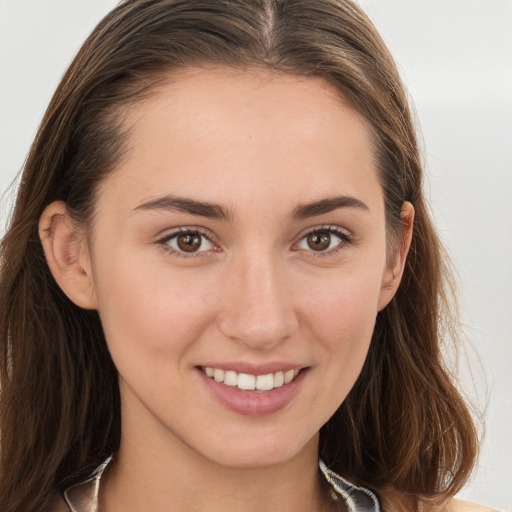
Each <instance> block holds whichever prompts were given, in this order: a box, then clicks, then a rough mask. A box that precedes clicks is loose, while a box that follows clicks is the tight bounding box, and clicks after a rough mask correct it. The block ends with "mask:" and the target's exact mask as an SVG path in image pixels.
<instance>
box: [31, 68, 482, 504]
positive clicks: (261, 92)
mask: <svg viewBox="0 0 512 512" xmlns="http://www.w3.org/2000/svg"><path fill="white" fill-rule="evenodd" d="M128 122H129V124H130V128H131V131H130V134H131V135H130V141H129V151H128V154H127V157H126V158H125V159H124V160H123V162H121V164H120V165H119V167H118V168H117V169H116V170H115V171H114V173H113V174H112V176H111V177H109V178H108V179H107V180H106V181H105V182H104V183H103V184H102V185H101V186H100V191H99V196H98V200H97V204H96V215H95V218H94V223H93V226H92V227H91V231H90V232H89V233H79V232H77V230H76V229H74V226H73V225H72V223H71V221H70V219H69V216H68V215H67V211H66V206H65V205H64V204H63V203H53V204H52V205H50V206H49V207H48V208H47V210H46V211H45V214H44V215H43V217H42V219H41V232H42V239H43V244H44V247H45V252H46V256H47V259H48V263H49V265H50V268H51V270H52V272H53V274H54V276H55V278H56V280H57V282H58V283H59V285H60V286H61V288H62V289H63V291H64V292H65V293H66V294H67V295H68V296H69V297H70V298H71V300H73V301H74V302H75V303H76V304H78V305H79V306H81V307H84V308H89V309H97V310H98V312H99V314H100V317H101V319H102V323H103V327H104V331H105V335H106V339H107V343H108V345H109V349H110V352H111V354H112V357H113V360H114V362H115V364H116V367H117V368H118V371H119V375H120V390H121V401H122V437H121V445H120V450H119V452H118V454H117V455H116V459H115V463H114V464H113V465H112V468H111V469H110V470H109V471H108V473H107V474H106V476H105V479H104V480H103V482H102V487H101V493H100V508H101V510H103V511H105V512H120V511H123V512H132V511H140V510H151V511H153V512H160V511H161V512H164V511H165V512H181V511H183V512H184V511H187V512H190V511H196V510H197V511H201V512H220V511H226V510H237V511H242V512H256V511H261V510H266V511H269V512H273V511H276V512H277V511H279V512H283V511H285V512H286V511H304V512H314V511H317V512H320V511H326V510H330V509H331V508H332V503H331V501H330V498H329V495H328V493H326V492H325V487H324V485H323V484H322V481H321V479H320V477H319V473H318V432H319V429H320V427H321V426H322V425H323V424H324V423H325V422H326V421H327V420H328V418H329V417H330V416H331V415H332V414H333V413H334V411H335V410H336V409H337V408H338V407H339V405H340V404H341V403H342V402H343V400H344V399H345V397H346V395H347V394H348V392H349V391H350V389H351V387H352V386H353V384H354V382H355V380H356V379H357V376H358V375H359V372H360V370H361V367H362V364H363V362H364V359H365V357H366V354H367V351H368V347H369V343H370V339H371V334H372V331H373V326H374V322H375V316H376V314H377V312H378V311H380V310H381V309H383V308H384V307H385V306H386V305H387V304H388V302H389V301H390V300H391V298H392V297H393V295H394V293H395V292H396V289H397V287H398V285H399V283H400V278H401V275H402V272H403V266H404V262H405V258H406V255H407V251H408V247H409V244H410V238H411V232H412V229H411V228H412V220H413V217H414V209H413V207H412V206H411V205H410V204H408V203H405V204H404V207H403V210H402V219H403V229H402V231H403V232H402V236H403V240H404V243H403V244H402V246H401V249H400V250H399V251H397V252H396V254H394V257H393V258H392V262H391V264H389V259H388V247H387V239H386V226H385V212H384V200H383V194H382V189H381V186H380V184H379V181H378V178H377V172H376V169H375V166H374V163H373V157H372V151H371V143H370V142H369V131H368V128H367V126H366V124H365V122H364V120H363V119H362V118H361V116H360V115H359V114H358V113H356V112H355V111H354V110H353V109H352V108H350V107H349V106H348V105H347V104H346V103H344V102H342V101H341V100H340V98H339V96H338V95H337V93H336V91H334V90H333V89H331V88H330V86H329V85H328V84H326V83H325V82H323V81H322V80H320V79H313V78H307V79H306V78H297V77H292V76H288V75H276V74H270V73H268V72H263V71H254V72H251V73H249V72H247V73H241V72H233V71H231V72H230V71H225V70H224V71H221V70H196V71H194V72H192V73H190V74H187V75H184V76H183V77H180V80H178V81H176V82H175V83H170V84H168V85H165V86H163V87H162V88H161V89H160V90H159V91H158V92H157V94H156V95H154V96H153V97H152V98H151V99H150V100H149V101H147V102H145V103H143V104H139V105H137V106H135V107H133V109H132V111H131V112H130V113H129V121H128ZM326 205H328V207H326ZM210 367H211V368H212V369H213V368H215V369H217V370H218V371H221V370H222V372H224V371H226V372H228V371H229V372H231V373H233V372H235V373H236V374H242V373H243V374H244V375H249V377H250V376H251V375H252V376H262V375H269V374H276V373H280V372H281V370H282V373H283V374H284V373H285V372H286V371H290V370H291V369H294V370H296V371H297V372H298V373H297V375H298V376H295V377H294V378H296V379H297V380H296V381H295V382H292V383H288V384H286V385H279V387H276V388H274V389H270V390H263V389H261V388H260V391H257V390H256V391H246V390H241V389H238V387H237V388H236V389H234V388H233V385H232V384H229V385H228V384H226V383H222V381H218V380H217V377H215V378H211V377H210V376H209V375H207V368H210ZM223 378H224V377H223ZM226 378H227V377H226ZM238 379H240V376H239V375H238ZM274 379H277V377H276V376H275V375H274ZM226 382H227V381H226ZM240 382H241V381H240V380H238V386H240V385H241V384H240ZM274 382H276V380H274ZM276 386H277V384H276ZM286 386H289V387H286ZM228 387H229V389H227V388H228ZM235 387H236V384H235ZM275 397H280V398H278V399H277V398H275ZM454 506H456V507H459V505H458V504H456V502H454ZM454 510H457V511H458V510H463V509H460V508H455V509H454ZM468 510H471V509H468ZM482 510H486V509H482Z"/></svg>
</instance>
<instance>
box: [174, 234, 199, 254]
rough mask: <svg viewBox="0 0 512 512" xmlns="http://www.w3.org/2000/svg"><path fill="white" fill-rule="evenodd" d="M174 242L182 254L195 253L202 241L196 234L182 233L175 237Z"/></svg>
mask: <svg viewBox="0 0 512 512" xmlns="http://www.w3.org/2000/svg"><path fill="white" fill-rule="evenodd" d="M176 242H177V244H178V247H179V249H180V250H182V251H183V252H196V251H197V250H198V249H199V248H200V247H201V244H202V242H203V240H202V237H201V235H200V234H198V233H182V234H180V235H178V236H177V237H176Z"/></svg>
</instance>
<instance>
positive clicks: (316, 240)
mask: <svg viewBox="0 0 512 512" xmlns="http://www.w3.org/2000/svg"><path fill="white" fill-rule="evenodd" d="M308 245H309V247H310V248H311V249H313V250H314V251H324V250H325V249H327V248H328V247H329V245H331V235H330V234H329V233H312V234H311V235H309V236H308Z"/></svg>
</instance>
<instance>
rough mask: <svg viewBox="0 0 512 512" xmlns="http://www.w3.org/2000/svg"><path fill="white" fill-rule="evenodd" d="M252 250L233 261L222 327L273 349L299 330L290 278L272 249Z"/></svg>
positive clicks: (242, 339) (233, 335)
mask: <svg viewBox="0 0 512 512" xmlns="http://www.w3.org/2000/svg"><path fill="white" fill-rule="evenodd" d="M249 252H250V254H240V256H239V257H238V258H236V261H233V264H232V267H231V269H230V270H231V271H230V279H229V282H230V283H229V284H230V286H227V287H226V289H225V292H224V298H225V300H224V304H223V306H224V307H223V311H222V313H221V315H220V328H221V331H222V332H223V334H224V335H225V336H228V337H230V338H232V339H237V340H238V341H240V342H243V343H245V344H246V345H248V346H250V347H252V348H256V349H262V350H263V349H270V348H272V347H274V346H275V345H277V344H278V343H280V342H281V341H282V340H284V339H286V338H289V337H290V336H291V335H292V334H293V333H294V331H295V330H296V329H297V325H298V322H297V319H296V316H295V312H294V308H293V300H292V299H293V298H292V296H291V294H290V292H289V286H288V285H289V279H288V276H287V273H286V269H285V268H283V262H281V261H279V259H278V258H277V257H276V255H275V254H274V253H273V251H272V250H271V249H268V248H263V247H259V248H257V249H256V250H253V251H249Z"/></svg>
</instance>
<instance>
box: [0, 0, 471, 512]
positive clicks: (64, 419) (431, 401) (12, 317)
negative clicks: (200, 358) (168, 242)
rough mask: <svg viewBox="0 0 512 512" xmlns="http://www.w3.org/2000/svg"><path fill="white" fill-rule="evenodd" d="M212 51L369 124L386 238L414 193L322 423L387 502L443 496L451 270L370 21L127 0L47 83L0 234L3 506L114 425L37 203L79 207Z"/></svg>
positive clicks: (451, 399)
mask: <svg viewBox="0 0 512 512" xmlns="http://www.w3.org/2000/svg"><path fill="white" fill-rule="evenodd" d="M212 64H213V65H217V66H227V67H232V68H237V69H244V68H249V67H260V68H261V67H264V68H266V69H271V70H273V71H276V72H282V73H291V74H295V75H301V76H315V77H322V78H324V79H325V80H326V81H328V82H329V83H330V84H332V85H334V86H335V87H336V88H337V89H338V90H339V91H340V93H341V94H343V96H344V97H345V98H347V99H348V100H349V101H350V102H351V103H352V105H353V106H354V108H356V109H357V110H358V111H359V113H360V114H361V115H362V116H364V117H365V118H366V120H367V121H368V124H369V126H370V127H371V130H372V135H373V139H374V148H373V149H374V153H375V162H376V165H377V168H378V172H379V177H380V181H381V184H382V187H383V190H384V196H385V204H386V221H387V230H388V234H389V240H390V245H391V246H395V245H396V244H397V243H400V240H399V237H398V236H397V234H398V233H399V231H400V230H399V226H400V224H401V218H400V212H401V207H402V204H403V202H404V201H410V202H411V203H412V204H413V205H414V208H415V210H416V215H415V220H414V231H413V240H412V247H411V250H410V253H409V256H408V259H407V263H406V268H405V272H404V276H403V280H402V283H401V285H400V287H399V290H398V292H397V294H396V296H395V297H394V299H393V300H392V301H391V303H390V304H389V305H388V307H387V308H385V309H384V310H383V311H382V312H381V313H379V315H378V317H377V322H376V327H375V332H374V335H373V339H372V343H371V347H370V351H369V354H368V357H367V360H366V363H365V365H364V368H363V370H362V373H361V375H360V377H359V379H358V380H357V382H356V384H355V386H354V388H353V389H352V391H351V392H350V394H349V396H348V397H347V399H346V400H345V401H344V403H343V404H342V405H341V407H340V408H339V409H338V411H337V412H336V413H335V414H334V416H333V417H332V418H331V419H330V420H329V421H328V423H327V424H326V425H325V426H324V427H323V428H322V430H321V433H320V456H321V457H322V459H323V460H324V461H325V462H326V464H327V465H328V466H330V467H331V468H332V469H334V470H335V471H337V472H339V473H341V474H343V475H344V476H346V477H348V478H350V479H352V480H353V481H355V482H356V483H360V484H364V485H366V486H368V487H369V488H371V489H373V490H374V491H375V492H377V493H378V494H379V495H380V496H381V498H382V499H383V503H384V507H385V508H386V510H388V508H387V506H386V503H389V504H390V505H389V510H391V508H393V507H395V505H396V503H398V502H399V501H400V499H399V500H398V501H393V500H394V498H393V496H397V495H399V496H402V498H401V499H402V502H403V497H404V496H407V495H409V496H411V500H412V501H411V503H417V500H416V498H419V497H425V498H428V499H432V500H433V502H438V503H441V502H442V501H443V500H444V499H445V498H447V497H449V496H452V495H453V494H455V493H456V492H457V491H458V490H459V489H460V487H461V486H462V485H463V483H464V482H465V481H466V479H467V477H468V475H469V473H470V471H471V469H472V467H473V464H474V460H475V457H476V452H477V439H476V433H475V428H474V426H473V423H472V420H471V416H470V414H469V412H468V409H467V407H466V405H465V403H464V401H463V400H462V399H461V397H460V395H459V394H458V392H457V391H456V389H455V388H454V386H453V384H452V380H451V378H450V375H449V373H448V372H447V371H446V369H445V368H444V366H443V362H442V354H441V348H442V342H443V340H444V339H445V338H446V334H447V332H448V330H449V329H447V327H448V328H449V327H450V324H451V310H450V304H449V301H448V298H449V293H448V292H449V287H448V286H447V284H448V283H449V280H448V279H449V275H448V273H447V271H446V268H445V266H444V257H443V251H442V247H441V245H440V242H439V240H438V237H437V235H436V232H435V230H434V228H433V225H432V221H431V219H430V216H429V213H428V208H427V206H426V204H425V201H424V197H423V192H422V168H421V161H420V156H419V151H418V145H417V141H416V136H415V129H414V125H413V122H412V119H411V115H410V110H409V106H408V102H407V97H406V93H405V91H404V88H403V85H402V83H401V81H400V78H399V75H398V72H397V69H396V66H395V64H394V61H393V59H392V57H391V56H390V54H389V52H388V50H387V49H386V47H385V45H384V43H383V41H382V39H381V38H380V36H379V35H378V33H377V32H376V30H375V28H374V27H373V25H372V24H371V22H370V21H369V20H368V18H367V17H366V16H365V14H364V13H363V12H362V11H361V10H360V8H358V7H357V6H356V5H355V4H354V3H352V2H351V1H350V0H315V1H311V0H126V1H124V2H121V4H120V5H119V6H118V7H117V8H116V9H114V10H113V11H112V12H111V13H110V14H109V15H108V16H107V17H106V18H105V19H104V20H103V21H102V22H100V24H99V25H98V26H97V27H96V29H95V30H94V32H93V33H92V34H91V36H90V37H89V38H88V39H87V41H86V42H85V43H84V45H83V46H82V48H81V49H80V51H79V53H78V55H77V56H76V58H75V59H74V61H73V63H72V64H71V66H70V67H69V69H68V70H67V72H66V74H65V75H64V77H63V79H62V81H61V83H60V85H59V86H58V88H57V91H56V92H55V94H54V96H53V99H52V101H51V103H50V105H49V107H48V110H47V111H46V114H45V116H44V119H43V121H42V123H41V126H40V128H39V131H38V133H37V136H36V139H35V141H34V143H33V145H32V148H31V150H30V154H29V156H28V159H27V161H26V165H25V168H24V172H23V176H22V180H21V185H20V188H19V192H18V196H17V201H16V205H15V210H14V213H13V216H12V219H11V222H10V226H9V229H8V232H7V234H6V236H5V238H4V239H3V241H2V244H1V252H0V258H1V259H0V265H1V267H0V357H1V362H0V363H1V366H0V371H1V383H0V384H1V395H0V399H1V402H0V407H1V413H0V432H1V436H2V437H1V453H0V482H1V483H0V503H1V504H2V510H3V511H4V512H35V511H40V510H41V509H43V508H44V506H45V504H46V503H47V502H48V500H49V497H50V496H51V493H52V492H53V491H54V490H56V489H61V488H63V487H65V486H66V485H69V484H72V483H74V482H76V481H78V480H80V479H82V478H83V477H85V476H86V475H87V474H88V473H90V472H91V470H92V469H93V468H95V467H96V466H97V465H99V464H100V463H101V462H102V461H103V460H104V459H105V458H106V457H107V456H108V455H109V454H110V453H112V452H113V451H115V450H116V449H117V447H118V445H119V439H120V411H119V408H120V406H119V389H118V383H117V373H116V369H115V367H114V365H113V363H112V360H111V358H110V356H109V353H108V350H107V346H106V342H105V338H104V335H103V331H102V327H101V323H100V320H99V317H98V314H97V313H96V312H95V311H85V310H82V309H80V308H79V307H77V306H76V305H74V304H73V303H72V302H71V301H70V300H68V299H67V298H66V296H65V295H64V294H63V293H62V292H61V290H60V289H59V287H58V286H57V284H56V282H55V281H54V279H53V277H52V275H51V273H50V271H49V269H48V266H47V264H46V261H45V257H44V254H43V250H42V247H41V243H40V240H39V236H38V221H39V218H40V216H41V214H42V212H43V210H44V208H45V207H46V206H47V205H48V204H49V203H51V202H52V201H55V200H62V201H65V202H66V203H67V205H68V208H69V210H70V212H72V215H73V217H74V219H75V221H76V222H77V223H82V224H84V225H87V223H88V221H90V219H91V216H92V214H93V212H94V204H95V193H96V190H97V188H98V184H99V183H100V182H101V180H103V179H104V178H105V176H106V175H107V173H109V172H111V171H112V170H113V169H114V168H115V166H116V164H117V163H118V162H119V160H120V158H122V156H123V152H124V150H125V149H126V142H127V134H126V132H125V131H124V129H123V113H124V112H126V111H127V110H129V108H130V106H131V105H133V104H134V103H135V102H137V101H140V100H141V99H143V98H145V97H147V95H148V94H151V92H152V91H153V90H154V89H155V87H156V86H157V84H158V83H160V81H161V80H164V79H167V80H168V79H169V77H170V76H172V73H174V72H176V73H179V71H180V69H184V68H186V67H192V66H202V65H212ZM392 503H395V505H392ZM397 506H398V505H397ZM393 510H397V508H396V507H395V508H393ZM409 510H411V508H409Z"/></svg>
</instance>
